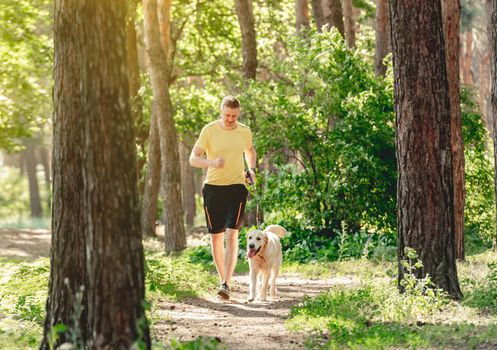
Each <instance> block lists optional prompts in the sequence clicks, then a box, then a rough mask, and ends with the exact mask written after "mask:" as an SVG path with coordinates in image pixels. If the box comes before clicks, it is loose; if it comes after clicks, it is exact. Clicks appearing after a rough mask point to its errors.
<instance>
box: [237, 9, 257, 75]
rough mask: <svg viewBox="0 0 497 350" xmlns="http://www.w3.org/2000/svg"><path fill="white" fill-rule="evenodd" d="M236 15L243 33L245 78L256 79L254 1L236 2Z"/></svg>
mask: <svg viewBox="0 0 497 350" xmlns="http://www.w3.org/2000/svg"><path fill="white" fill-rule="evenodd" d="M235 8H236V14H237V17H238V23H239V24H240V30H241V32H242V56H243V76H244V78H245V79H255V76H256V73H257V42H256V40H255V26H254V25H255V24H254V23H255V21H254V10H253V6H252V0H235Z"/></svg>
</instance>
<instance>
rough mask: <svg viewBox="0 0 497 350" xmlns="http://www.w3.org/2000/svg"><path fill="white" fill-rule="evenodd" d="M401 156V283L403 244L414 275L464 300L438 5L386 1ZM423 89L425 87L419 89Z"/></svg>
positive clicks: (446, 87) (434, 2)
mask: <svg viewBox="0 0 497 350" xmlns="http://www.w3.org/2000/svg"><path fill="white" fill-rule="evenodd" d="M390 10H391V12H390V13H391V19H392V47H393V52H394V72H395V108H396V113H397V119H396V130H397V133H396V147H397V161H398V170H399V177H398V187H397V206H398V220H397V221H398V238H399V239H398V252H397V253H398V259H399V288H400V289H401V290H403V287H402V285H401V284H400V282H401V280H402V279H403V278H404V275H405V270H404V267H403V265H402V263H401V262H402V261H403V260H407V256H406V254H405V251H404V248H406V247H410V248H412V249H414V250H416V252H417V253H418V255H419V257H420V260H421V261H422V263H423V267H422V268H419V269H416V270H415V274H416V276H417V277H424V276H425V275H426V274H429V275H430V276H431V279H432V281H433V282H434V284H435V285H436V286H437V287H438V288H441V289H443V290H445V291H446V292H447V293H448V294H449V295H451V296H452V297H453V298H456V299H460V298H461V297H462V293H461V290H460V288H459V281H458V278H457V267H456V257H455V242H454V187H453V171H452V150H451V137H450V133H451V118H450V100H449V88H448V82H447V70H446V62H445V54H444V37H443V23H442V10H441V5H440V2H436V1H433V2H432V1H422V0H417V1H415V2H414V3H413V2H409V1H406V0H392V1H391V8H390ZM420 87H422V88H420Z"/></svg>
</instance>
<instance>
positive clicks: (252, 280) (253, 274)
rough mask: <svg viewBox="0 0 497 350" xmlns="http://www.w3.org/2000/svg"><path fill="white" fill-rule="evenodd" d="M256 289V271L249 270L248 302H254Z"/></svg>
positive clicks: (253, 269)
mask: <svg viewBox="0 0 497 350" xmlns="http://www.w3.org/2000/svg"><path fill="white" fill-rule="evenodd" d="M256 288H257V271H255V268H251V269H250V283H249V289H250V290H249V297H248V299H247V300H248V301H254V299H255V290H256Z"/></svg>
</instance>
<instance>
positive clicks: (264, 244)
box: [247, 225, 287, 302]
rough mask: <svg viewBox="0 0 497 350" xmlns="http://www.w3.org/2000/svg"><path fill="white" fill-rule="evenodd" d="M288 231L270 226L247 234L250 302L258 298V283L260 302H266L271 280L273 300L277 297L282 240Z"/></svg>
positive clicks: (278, 226)
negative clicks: (258, 284) (277, 278)
mask: <svg viewBox="0 0 497 350" xmlns="http://www.w3.org/2000/svg"><path fill="white" fill-rule="evenodd" d="M286 232H287V231H286V229H285V228H284V227H282V226H280V225H269V226H268V227H266V228H265V229H264V231H261V230H252V231H250V232H249V233H247V257H248V260H249V266H250V287H249V289H250V290H249V297H248V301H250V302H251V301H254V299H255V297H256V289H257V282H259V283H260V284H261V285H260V286H259V289H258V292H259V293H258V300H259V301H266V297H267V292H268V284H269V280H271V283H270V286H271V287H270V288H271V298H272V299H273V300H274V299H275V297H276V277H278V273H279V270H280V266H281V261H282V253H281V242H280V238H281V237H283V236H284V235H285V234H286Z"/></svg>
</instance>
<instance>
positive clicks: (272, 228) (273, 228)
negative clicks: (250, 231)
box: [264, 225, 287, 238]
mask: <svg viewBox="0 0 497 350" xmlns="http://www.w3.org/2000/svg"><path fill="white" fill-rule="evenodd" d="M264 231H269V232H272V233H274V234H275V235H276V236H278V237H279V238H281V237H283V236H284V235H285V234H286V232H287V231H286V229H285V228H284V227H283V226H280V225H269V226H268V227H266V228H265V229H264Z"/></svg>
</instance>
